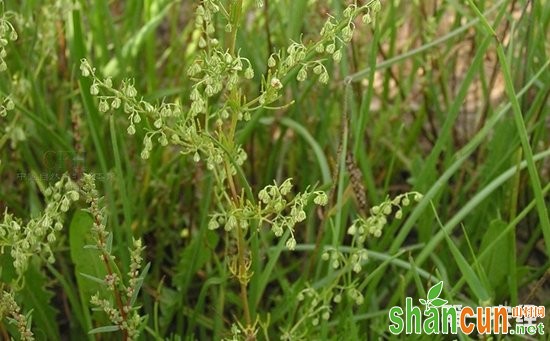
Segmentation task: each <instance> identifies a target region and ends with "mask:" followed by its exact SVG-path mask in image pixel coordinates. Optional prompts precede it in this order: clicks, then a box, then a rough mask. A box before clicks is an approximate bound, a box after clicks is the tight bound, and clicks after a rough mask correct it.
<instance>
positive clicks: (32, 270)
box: [21, 265, 60, 340]
mask: <svg viewBox="0 0 550 341" xmlns="http://www.w3.org/2000/svg"><path fill="white" fill-rule="evenodd" d="M46 283H47V278H46V276H45V275H44V274H43V273H42V272H41V271H40V270H39V269H38V268H37V267H36V266H34V265H33V266H30V267H29V268H28V270H27V272H26V273H25V286H24V287H23V290H22V291H21V296H22V297H23V298H24V299H23V300H22V302H23V307H24V310H25V311H28V310H30V309H32V310H33V314H32V316H33V327H32V328H33V331H34V333H35V336H36V337H37V339H47V340H59V339H60V337H59V330H58V329H57V325H58V323H57V322H56V321H57V310H56V309H54V308H53V304H52V302H51V299H52V298H53V296H54V295H53V293H52V292H51V291H49V290H47V289H46Z"/></svg>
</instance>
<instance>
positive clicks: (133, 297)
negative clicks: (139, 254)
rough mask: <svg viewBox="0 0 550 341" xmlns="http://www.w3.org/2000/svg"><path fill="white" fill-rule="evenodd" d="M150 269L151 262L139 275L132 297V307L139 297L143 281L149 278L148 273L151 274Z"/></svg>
mask: <svg viewBox="0 0 550 341" xmlns="http://www.w3.org/2000/svg"><path fill="white" fill-rule="evenodd" d="M150 267H151V262H149V263H147V265H145V268H143V270H142V271H141V274H140V275H139V277H138V279H137V281H136V287H135V288H134V293H133V295H132V298H131V299H130V306H133V305H134V303H135V302H136V299H137V296H138V294H139V290H140V289H141V286H142V285H143V280H144V279H145V277H146V276H147V273H148V272H149V268H150Z"/></svg>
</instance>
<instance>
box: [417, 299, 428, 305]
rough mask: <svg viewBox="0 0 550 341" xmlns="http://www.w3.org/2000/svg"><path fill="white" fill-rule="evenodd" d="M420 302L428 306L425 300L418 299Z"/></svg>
mask: <svg viewBox="0 0 550 341" xmlns="http://www.w3.org/2000/svg"><path fill="white" fill-rule="evenodd" d="M418 301H420V303H421V304H423V305H426V303H427V302H426V300H424V299H422V298H420V299H418Z"/></svg>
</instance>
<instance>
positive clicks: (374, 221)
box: [347, 192, 422, 245]
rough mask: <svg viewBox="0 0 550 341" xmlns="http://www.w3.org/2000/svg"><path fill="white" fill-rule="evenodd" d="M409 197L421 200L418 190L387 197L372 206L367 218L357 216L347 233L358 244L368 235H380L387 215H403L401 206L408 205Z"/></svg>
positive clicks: (398, 216) (399, 217) (397, 217)
mask: <svg viewBox="0 0 550 341" xmlns="http://www.w3.org/2000/svg"><path fill="white" fill-rule="evenodd" d="M409 197H413V199H414V200H415V201H416V202H418V201H420V200H422V194H420V193H418V192H408V193H404V194H401V195H398V196H397V197H395V198H394V199H393V200H390V199H387V200H386V201H384V202H383V203H381V204H380V205H377V206H374V207H372V208H371V209H370V214H371V215H370V216H369V217H368V218H363V217H359V218H357V219H356V220H355V221H354V222H353V224H352V225H351V226H350V227H349V228H348V231H347V232H348V234H350V235H352V236H353V237H354V238H356V239H357V243H358V244H359V245H362V244H363V243H364V242H365V240H366V239H367V237H368V236H369V235H370V236H374V237H376V238H378V237H380V236H381V235H382V229H383V228H384V226H385V225H386V224H387V223H388V217H389V216H391V215H393V217H394V218H395V219H401V218H402V217H403V207H406V206H409V204H410V202H411V200H410V198H409Z"/></svg>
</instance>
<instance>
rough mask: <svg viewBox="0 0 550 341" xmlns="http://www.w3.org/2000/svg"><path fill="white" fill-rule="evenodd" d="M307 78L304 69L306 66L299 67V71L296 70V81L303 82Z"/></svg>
mask: <svg viewBox="0 0 550 341" xmlns="http://www.w3.org/2000/svg"><path fill="white" fill-rule="evenodd" d="M306 78H307V70H306V67H305V66H304V67H302V68H301V69H300V71H298V75H297V76H296V79H297V80H298V82H303V81H305V80H306Z"/></svg>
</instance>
